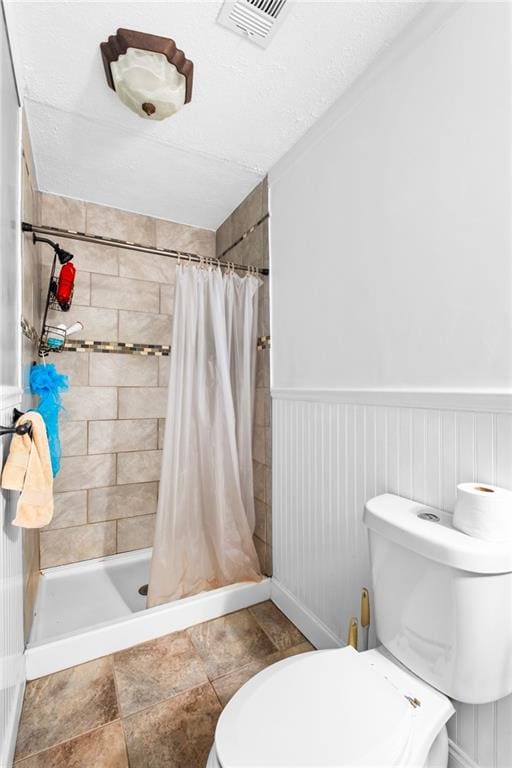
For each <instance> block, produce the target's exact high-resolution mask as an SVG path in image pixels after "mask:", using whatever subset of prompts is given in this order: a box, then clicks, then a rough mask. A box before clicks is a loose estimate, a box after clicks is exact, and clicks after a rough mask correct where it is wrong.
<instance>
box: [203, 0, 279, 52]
mask: <svg viewBox="0 0 512 768" xmlns="http://www.w3.org/2000/svg"><path fill="white" fill-rule="evenodd" d="M286 11H287V8H286V0H235V2H230V1H229V0H226V2H225V3H224V5H223V6H222V8H221V11H220V13H219V17H218V22H219V24H221V25H222V26H223V27H227V28H228V29H230V30H231V31H232V32H236V33H237V35H240V36H241V37H246V38H247V40H250V41H251V43H256V45H259V46H260V47H261V48H266V47H267V45H268V44H269V43H270V41H271V40H272V38H273V36H274V35H275V33H276V30H277V28H278V27H279V26H280V24H281V22H282V21H283V18H284V16H285V15H286Z"/></svg>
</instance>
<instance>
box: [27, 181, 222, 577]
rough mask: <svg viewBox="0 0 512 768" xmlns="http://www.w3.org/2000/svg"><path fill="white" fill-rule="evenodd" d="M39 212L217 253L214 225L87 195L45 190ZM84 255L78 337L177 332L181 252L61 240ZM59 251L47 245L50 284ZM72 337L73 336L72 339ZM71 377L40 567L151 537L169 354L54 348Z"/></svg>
mask: <svg viewBox="0 0 512 768" xmlns="http://www.w3.org/2000/svg"><path fill="white" fill-rule="evenodd" d="M41 221H42V222H43V223H44V224H46V225H49V226H54V227H61V228H63V229H71V230H78V231H84V232H87V233H89V234H95V235H102V236H105V237H111V238H118V239H122V240H128V241H131V242H137V243H142V244H144V245H148V246H157V247H167V248H175V249H179V250H184V251H192V252H194V253H198V254H201V255H204V256H213V255H214V253H215V233H214V232H213V231H209V230H204V229H198V228H195V227H189V226H185V225H181V224H175V223H173V222H170V221H163V220H158V219H154V218H151V217H148V216H141V215H138V214H131V213H127V212H124V211H119V210H116V209H113V208H108V207H104V206H99V205H93V204H89V203H84V202H81V201H77V200H71V199H67V198H62V197H57V196H54V195H47V194H41ZM60 244H61V246H62V247H63V248H65V249H66V250H69V251H71V253H74V254H75V259H74V262H73V263H74V264H75V266H76V269H77V281H76V288H75V294H74V299H73V305H72V307H71V309H70V311H69V312H68V313H62V312H53V313H51V314H50V322H54V323H55V324H58V323H64V324H65V325H70V324H71V323H73V322H75V321H77V320H80V321H81V322H82V323H83V325H84V330H83V331H81V332H80V333H79V334H77V336H76V338H81V339H86V340H94V341H122V342H132V343H143V344H164V345H168V344H170V341H171V331H172V312H173V299H174V282H175V261H174V260H173V259H170V258H168V257H165V256H159V255H149V254H139V253H136V252H133V251H127V250H121V249H117V248H113V247H108V246H103V245H94V244H90V243H80V242H76V241H71V240H69V241H66V240H64V239H61V240H60ZM51 257H52V251H51V249H50V248H49V247H44V249H43V247H42V248H41V272H42V281H41V284H42V291H43V293H44V291H46V289H47V285H48V275H49V267H50V263H51ZM71 338H73V337H71ZM50 361H51V362H54V363H55V364H56V366H57V368H58V370H59V371H61V372H63V373H67V374H68V375H69V378H70V384H71V387H70V390H69V393H67V394H65V395H64V397H63V400H64V404H65V407H66V411H65V413H64V414H63V416H62V418H61V441H62V453H63V458H62V468H61V472H60V474H59V475H58V476H57V478H56V482H55V492H56V493H55V515H54V518H53V520H52V522H51V524H50V525H49V526H48V527H47V528H45V529H44V530H42V531H41V567H42V568H46V567H49V566H53V565H61V564H64V563H71V562H76V561H80V560H86V559H90V558H94V557H101V556H105V555H111V554H114V553H116V552H125V551H128V550H132V549H139V548H142V547H147V546H151V545H152V543H153V527H154V519H155V512H156V504H157V494H158V479H159V476H160V461H161V448H162V441H163V430H164V417H165V413H166V404H167V383H168V368H169V357H153V356H144V355H138V354H120V353H113V352H109V353H104V352H87V351H85V352H84V351H78V352H74V351H73V352H71V351H70V352H67V351H66V352H63V353H61V354H59V355H52V356H51V357H50Z"/></svg>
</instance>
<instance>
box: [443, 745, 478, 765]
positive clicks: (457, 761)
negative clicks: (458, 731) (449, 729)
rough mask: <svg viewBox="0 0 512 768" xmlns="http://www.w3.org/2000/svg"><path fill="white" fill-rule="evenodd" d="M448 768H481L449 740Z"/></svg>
mask: <svg viewBox="0 0 512 768" xmlns="http://www.w3.org/2000/svg"><path fill="white" fill-rule="evenodd" d="M448 768H480V766H479V765H478V763H475V761H474V760H473V759H472V758H471V757H470V756H469V755H467V754H466V753H465V752H464V751H463V750H462V749H461V748H460V747H459V746H458V744H455V742H454V741H452V740H451V739H448Z"/></svg>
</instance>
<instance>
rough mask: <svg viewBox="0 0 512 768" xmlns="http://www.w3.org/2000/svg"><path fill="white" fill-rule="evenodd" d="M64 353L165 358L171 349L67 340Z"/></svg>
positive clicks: (151, 345) (120, 342)
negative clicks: (116, 354) (101, 353)
mask: <svg viewBox="0 0 512 768" xmlns="http://www.w3.org/2000/svg"><path fill="white" fill-rule="evenodd" d="M64 350H65V351H66V352H104V353H105V352H115V353H118V354H122V355H148V356H153V357H166V356H168V355H169V354H170V352H171V348H170V346H169V345H166V344H130V343H128V342H124V341H82V340H81V339H69V340H68V341H66V343H65V344H64Z"/></svg>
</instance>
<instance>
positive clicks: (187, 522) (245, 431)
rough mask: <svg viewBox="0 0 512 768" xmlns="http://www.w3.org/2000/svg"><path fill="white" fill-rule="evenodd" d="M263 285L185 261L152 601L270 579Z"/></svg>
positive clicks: (180, 277) (178, 296) (175, 335)
mask: <svg viewBox="0 0 512 768" xmlns="http://www.w3.org/2000/svg"><path fill="white" fill-rule="evenodd" d="M259 283H260V281H259V279H258V278H257V277H256V276H254V275H247V276H246V277H244V278H240V277H239V276H238V275H236V274H234V273H228V274H222V272H221V270H220V269H218V268H217V269H205V268H203V267H195V266H191V265H178V267H177V270H176V293H175V309H174V330H173V338H172V348H171V376H170V383H169V399H168V405H167V422H166V430H165V441H164V450H163V460H162V472H161V478H160V493H159V501H158V511H157V518H156V529H155V541H154V546H153V557H152V561H151V576H150V581H149V592H148V605H149V606H154V605H158V604H160V603H164V602H168V601H170V600H176V599H178V598H181V597H186V596H187V595H192V594H196V593H197V592H201V591H202V590H206V589H214V588H216V587H221V586H225V585H226V584H233V583H235V582H239V581H259V580H260V579H261V574H260V569H259V565H258V558H257V555H256V551H255V549H254V544H253V541H252V534H253V531H254V502H253V478H252V455H251V452H252V417H253V404H254V373H255V361H256V333H257V307H258V300H257V295H258V287H259Z"/></svg>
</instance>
